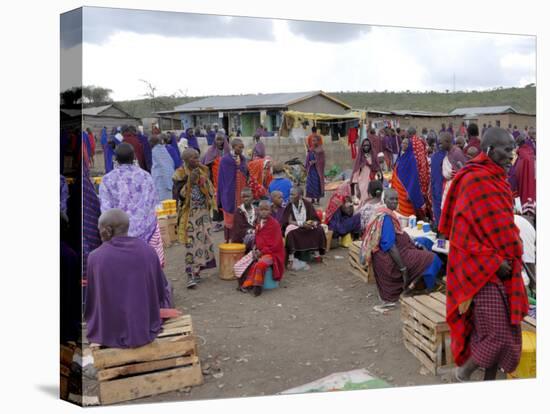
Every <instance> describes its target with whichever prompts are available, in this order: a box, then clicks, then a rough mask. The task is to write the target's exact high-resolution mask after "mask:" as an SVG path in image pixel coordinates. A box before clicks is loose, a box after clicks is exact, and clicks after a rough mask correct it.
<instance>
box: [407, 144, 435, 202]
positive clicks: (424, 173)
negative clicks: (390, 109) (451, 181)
mask: <svg viewBox="0 0 550 414" xmlns="http://www.w3.org/2000/svg"><path fill="white" fill-rule="evenodd" d="M411 144H412V148H413V152H414V157H415V158H416V166H417V168H418V177H419V179H420V189H421V190H422V194H424V201H425V202H426V211H427V212H431V211H432V192H431V186H432V185H431V184H432V183H431V179H430V166H429V165H428V152H427V151H426V144H425V143H424V141H422V140H421V139H420V138H418V137H417V136H416V135H415V136H413V137H412V138H411Z"/></svg>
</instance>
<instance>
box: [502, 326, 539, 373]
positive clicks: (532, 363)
mask: <svg viewBox="0 0 550 414" xmlns="http://www.w3.org/2000/svg"><path fill="white" fill-rule="evenodd" d="M521 342H522V346H521V358H520V360H519V365H518V367H517V368H516V370H515V371H514V372H512V373H511V374H508V375H507V377H508V378H509V379H511V378H535V377H536V376H537V334H536V333H534V332H528V331H523V332H522V333H521Z"/></svg>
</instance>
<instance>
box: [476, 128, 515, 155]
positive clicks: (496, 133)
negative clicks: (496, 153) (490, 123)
mask: <svg viewBox="0 0 550 414" xmlns="http://www.w3.org/2000/svg"><path fill="white" fill-rule="evenodd" d="M511 140H513V138H512V136H511V135H510V133H509V132H508V131H506V130H505V129H502V128H496V127H495V128H489V129H488V130H487V132H485V135H483V138H482V139H481V150H482V151H483V152H486V151H487V149H488V148H489V147H493V148H494V147H496V146H505V145H506V144H509V143H510V141H511Z"/></svg>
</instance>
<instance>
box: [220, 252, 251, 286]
mask: <svg viewBox="0 0 550 414" xmlns="http://www.w3.org/2000/svg"><path fill="white" fill-rule="evenodd" d="M219 250H220V260H219V263H220V267H219V269H220V271H219V277H220V279H223V280H234V279H235V273H234V271H233V266H234V265H235V263H237V262H238V261H239V259H240V258H241V257H243V256H244V252H245V250H246V246H245V245H244V244H242V243H222V244H220V245H219Z"/></svg>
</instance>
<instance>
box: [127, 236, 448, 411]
mask: <svg viewBox="0 0 550 414" xmlns="http://www.w3.org/2000/svg"><path fill="white" fill-rule="evenodd" d="M222 235H223V232H220V233H214V240H215V242H216V244H218V243H221V242H222V240H221V239H222ZM165 271H166V275H167V277H168V278H169V280H170V282H171V283H172V284H173V288H174V296H175V305H176V307H177V308H179V309H181V310H183V312H184V313H189V314H191V316H192V318H193V325H194V329H195V333H196V335H198V337H199V357H200V359H201V363H202V368H203V371H204V372H205V373H206V375H205V376H204V379H205V382H204V384H203V385H201V386H197V387H193V388H188V389H185V390H180V391H178V392H172V393H168V394H163V395H159V396H155V397H150V398H145V399H142V400H139V402H158V401H174V400H196V399H211V398H229V397H247V396H259V395H273V394H276V393H279V392H281V391H284V390H286V389H289V388H292V387H296V386H299V385H302V384H305V383H308V382H311V381H313V380H316V379H319V378H322V377H324V376H326V375H329V374H331V373H335V372H342V371H349V370H353V369H359V368H365V369H367V370H368V371H370V372H371V373H372V374H373V375H374V376H377V377H379V378H382V379H384V380H386V381H387V382H388V383H390V384H391V385H392V386H411V385H425V384H441V383H447V382H451V379H450V378H451V375H450V373H446V374H444V375H441V376H433V375H432V374H430V373H428V372H427V371H426V370H425V369H422V368H421V364H420V363H419V361H418V360H417V359H416V358H415V357H414V356H413V355H412V354H411V353H410V352H409V351H407V349H406V348H405V347H404V345H403V340H402V334H401V326H402V324H401V322H400V311H399V308H397V309H395V310H392V311H390V312H387V313H385V314H380V313H378V312H376V311H374V310H373V306H374V305H376V304H378V303H379V299H378V295H377V292H376V285H374V284H370V285H367V284H366V283H365V282H363V281H362V280H360V279H359V278H358V277H357V276H354V275H353V274H351V273H350V272H349V271H348V262H347V250H346V249H343V248H338V249H334V250H330V251H329V252H328V253H327V254H326V256H325V260H324V263H322V264H311V270H309V271H299V272H287V273H285V276H284V278H283V280H282V281H281V283H280V287H279V288H278V289H275V290H271V291H264V293H263V294H262V295H261V296H259V297H254V296H253V295H252V294H246V293H241V292H239V291H237V290H236V286H237V282H236V281H226V280H222V279H220V278H219V277H218V273H217V269H213V270H211V271H208V272H204V274H203V279H204V280H203V282H202V283H201V284H200V285H199V286H198V287H197V288H195V289H191V290H189V289H187V288H186V287H185V283H186V280H185V273H184V247H183V246H180V245H176V246H172V247H170V248H169V249H168V250H167V266H166V269H165ZM134 402H137V401H134Z"/></svg>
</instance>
